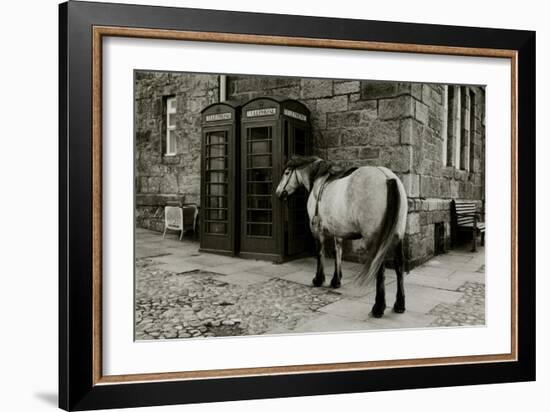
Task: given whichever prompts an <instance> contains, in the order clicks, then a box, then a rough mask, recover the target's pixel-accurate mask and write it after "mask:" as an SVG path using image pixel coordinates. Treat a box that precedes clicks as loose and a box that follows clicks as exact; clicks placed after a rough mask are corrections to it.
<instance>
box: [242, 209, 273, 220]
mask: <svg viewBox="0 0 550 412" xmlns="http://www.w3.org/2000/svg"><path fill="white" fill-rule="evenodd" d="M247 221H248V222H262V223H271V211H268V210H249V211H248V213H247Z"/></svg>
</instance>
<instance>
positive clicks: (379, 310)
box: [371, 305, 386, 318]
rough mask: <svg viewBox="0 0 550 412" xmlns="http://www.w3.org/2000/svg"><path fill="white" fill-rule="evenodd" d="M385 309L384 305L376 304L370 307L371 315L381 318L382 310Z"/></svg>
mask: <svg viewBox="0 0 550 412" xmlns="http://www.w3.org/2000/svg"><path fill="white" fill-rule="evenodd" d="M385 310H386V306H385V305H384V306H377V305H374V306H373V307H372V311H371V315H372V316H373V317H375V318H381V317H382V316H384V311H385Z"/></svg>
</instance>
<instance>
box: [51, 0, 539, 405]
mask: <svg viewBox="0 0 550 412" xmlns="http://www.w3.org/2000/svg"><path fill="white" fill-rule="evenodd" d="M59 16H60V25H59V46H60V47H59V51H60V52H59V55H60V61H59V64H60V67H59V85H60V86H59V87H60V108H59V124H60V136H59V138H60V143H59V152H60V156H59V183H60V194H59V204H60V210H59V217H60V227H59V234H60V236H59V239H60V245H59V246H60V247H59V393H60V396H59V406H60V407H61V408H63V409H65V410H89V409H101V408H115V407H119V408H120V407H136V406H151V405H164V404H166V405H167V404H178V403H192V402H217V401H225V400H238V399H260V398H270V397H289V396H305V395H320V394H335V393H351V392H361V391H380V390H393V389H404V388H426V387H441V386H451V385H467V384H468V385H471V384H486V383H499V382H517V381H529V380H534V379H535V213H534V212H535V210H534V209H535V202H534V199H535V185H534V182H535V161H534V159H535V33H534V32H531V31H516V30H503V29H485V28H470V27H468V28H467V27H455V26H439V25H437V26H436V25H427V24H408V23H393V22H391V23H390V22H380V21H362V20H351V19H349V20H348V19H330V18H318V17H303V16H290V15H270V14H256V13H242V12H226V11H213V10H198V9H180V8H168V7H166V8H165V7H149V6H134V5H121V4H106V3H103V4H102V3H86V2H69V3H63V4H61V5H60V8H59ZM106 36H116V37H133V38H153V39H172V40H194V41H204V42H209V41H216V42H227V43H242V44H260V45H279V46H288V47H293V46H301V47H319V48H331V49H353V50H375V51H391V52H404V53H427V54H436V55H437V54H448V55H458V56H485V57H497V58H503V59H510V61H511V64H512V86H513V87H512V107H511V108H510V109H511V116H510V118H511V121H512V124H511V130H512V158H511V159H510V162H511V169H512V175H511V176H510V178H511V181H512V199H511V202H512V216H511V222H510V224H511V227H512V244H511V245H510V247H511V250H512V261H511V267H512V296H511V302H512V313H511V314H510V318H511V322H512V327H511V330H512V336H511V347H512V351H511V353H509V354H496V355H479V356H463V357H449V358H425V359H414V360H388V361H376V362H372V361H370V362H354V363H339V364H318V365H308V366H305V365H288V366H273V367H267V368H242V369H224V370H216V371H194V372H185V371H183V372H177V373H176V372H170V373H168V372H167V373H161V374H148V375H118V376H103V374H102V353H101V343H102V324H101V323H102V322H101V302H102V297H101V284H102V283H101V282H102V273H101V262H102V234H101V231H102V206H101V200H102V181H103V180H104V179H106V178H108V177H107V176H103V175H102V171H101V156H102V153H101V148H102V138H101V133H102V119H101V114H102V106H101V102H102V100H101V99H102V96H101V93H102V88H101V85H102V83H101V74H102V73H101V61H102V60H101V59H102V47H101V45H102V39H103V38H104V37H106Z"/></svg>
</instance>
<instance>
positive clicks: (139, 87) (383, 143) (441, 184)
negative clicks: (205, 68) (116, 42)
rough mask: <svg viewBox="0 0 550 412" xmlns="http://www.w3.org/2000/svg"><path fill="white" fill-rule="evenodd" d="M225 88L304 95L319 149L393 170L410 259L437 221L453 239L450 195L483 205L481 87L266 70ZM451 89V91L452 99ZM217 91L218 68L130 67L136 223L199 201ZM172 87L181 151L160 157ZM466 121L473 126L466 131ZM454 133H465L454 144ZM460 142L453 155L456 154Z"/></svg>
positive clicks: (149, 223) (421, 254)
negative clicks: (203, 151)
mask: <svg viewBox="0 0 550 412" xmlns="http://www.w3.org/2000/svg"><path fill="white" fill-rule="evenodd" d="M227 87H228V90H227V95H228V98H230V99H232V98H236V99H240V100H243V101H244V100H247V99H251V98H254V97H259V96H269V95H278V96H284V97H287V98H292V99H297V100H299V101H301V102H302V103H304V104H305V105H306V106H307V107H308V108H309V110H310V111H311V122H312V134H313V136H312V138H313V147H314V153H315V154H316V155H318V156H320V157H323V158H325V159H327V160H331V161H333V162H335V163H337V164H339V165H342V166H362V165H375V166H386V167H388V168H389V169H391V170H393V171H394V172H395V173H396V174H397V175H398V176H399V177H400V178H401V179H402V181H403V183H404V185H405V187H406V190H407V195H408V197H409V216H408V224H407V235H406V239H405V251H406V257H407V260H408V261H409V262H410V263H411V264H412V265H416V264H419V263H422V262H424V261H425V260H427V259H429V258H430V257H431V256H433V254H434V244H435V240H434V225H435V223H443V224H444V226H445V237H446V243H447V244H448V243H449V240H450V205H449V203H450V200H451V199H452V198H460V199H476V200H478V201H479V203H480V205H481V204H482V200H483V199H484V185H485V182H484V168H485V164H484V157H485V156H484V151H485V126H484V121H483V119H484V112H485V107H484V101H485V96H484V90H483V89H482V88H479V87H461V88H458V87H455V86H449V87H446V86H442V85H435V84H414V83H397V82H373V81H356V80H324V79H299V78H284V77H267V76H258V77H251V76H246V77H244V76H228V78H227ZM450 88H453V90H452V92H451V93H453V94H454V99H453V100H452V102H451V103H450V106H449V104H448V103H447V102H448V100H449V99H448V93H449V92H448V90H449V89H450ZM218 94H219V83H218V76H210V75H195V74H166V73H138V74H137V75H136V123H137V124H136V144H137V150H136V164H137V171H136V188H137V194H138V195H137V203H138V218H137V220H138V222H137V223H138V225H140V226H142V227H149V228H153V229H155V230H159V229H161V228H162V221H161V218H162V207H163V206H164V205H165V204H167V203H169V202H177V201H181V202H196V203H198V202H199V184H200V111H201V110H202V109H203V108H204V107H206V106H207V105H208V104H210V103H213V102H215V101H216V100H217V98H218ZM172 95H174V96H176V97H177V107H178V118H177V128H176V130H177V147H178V154H177V155H176V156H163V155H162V154H161V153H162V140H163V139H161V136H162V135H163V130H164V129H163V128H164V127H165V124H164V123H165V121H164V120H163V118H164V117H165V116H163V112H162V110H163V104H164V103H163V102H164V99H165V98H166V96H172ZM471 101H472V102H473V104H472V103H471ZM472 107H474V110H472V113H473V118H471V117H470V109H471V108H472ZM448 113H450V115H449V114H448ZM163 124H164V125H163ZM472 127H473V128H475V130H474V131H473V132H472V133H470V128H472ZM449 130H450V131H449ZM458 135H461V136H465V137H466V139H464V140H462V143H460V141H459V140H458V138H457V136H458ZM469 136H471V138H472V145H469V144H468V142H469ZM445 141H446V143H445ZM457 146H459V147H460V155H459V156H455V154H456V153H457V150H458V149H457ZM448 153H452V155H449V154H448ZM455 157H456V158H455ZM470 158H471V160H470ZM362 253H363V251H362V250H361V242H360V241H354V242H349V244H348V245H347V246H346V250H345V256H346V257H347V258H348V259H358V258H360V256H361V255H362Z"/></svg>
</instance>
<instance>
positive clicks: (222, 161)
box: [206, 158, 227, 170]
mask: <svg viewBox="0 0 550 412" xmlns="http://www.w3.org/2000/svg"><path fill="white" fill-rule="evenodd" d="M206 168H207V169H208V170H224V169H227V158H214V159H208V160H207V161H206Z"/></svg>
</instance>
